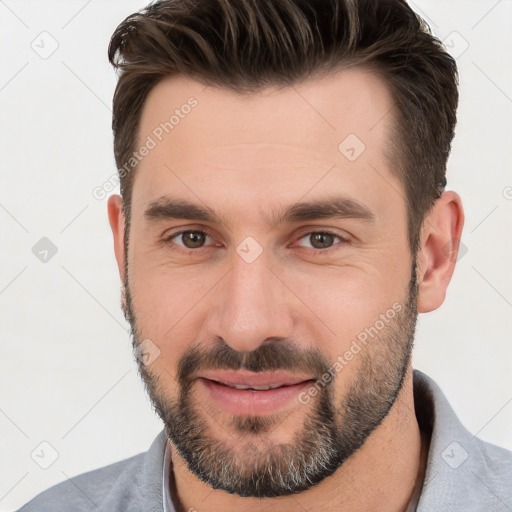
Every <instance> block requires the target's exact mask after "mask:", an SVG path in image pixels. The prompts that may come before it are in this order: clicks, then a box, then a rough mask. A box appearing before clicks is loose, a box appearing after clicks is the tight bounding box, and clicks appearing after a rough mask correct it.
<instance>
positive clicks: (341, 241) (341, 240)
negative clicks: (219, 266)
mask: <svg viewBox="0 0 512 512" xmlns="http://www.w3.org/2000/svg"><path fill="white" fill-rule="evenodd" d="M184 233H201V234H204V235H206V236H208V237H210V238H212V237H211V236H210V235H209V234H208V233H207V232H206V231H204V230H202V229H184V230H183V231H179V232H177V233H173V234H172V235H170V236H168V237H166V238H165V239H164V240H163V242H164V243H166V244H171V243H172V241H173V239H175V238H177V237H179V236H180V235H183V234H184ZM313 234H322V235H331V236H333V237H334V238H337V239H338V240H339V243H337V244H334V245H333V246H331V247H328V248H326V249H315V248H314V247H304V248H305V249H309V250H311V251H313V252H315V253H316V254H326V253H330V252H332V251H335V250H336V249H338V246H339V245H345V244H347V243H349V241H348V240H347V239H346V238H343V237H342V236H340V235H338V234H336V233H333V232H332V231H329V230H322V231H308V232H307V233H304V234H303V235H301V236H300V237H299V238H297V241H299V240H302V239H303V238H305V237H307V236H310V235H313ZM178 247H179V248H180V249H179V250H183V251H185V252H197V251H200V250H201V249H206V247H204V246H203V247H198V248H197V249H190V248H188V247H184V246H181V245H178Z"/></svg>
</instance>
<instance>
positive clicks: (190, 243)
mask: <svg viewBox="0 0 512 512" xmlns="http://www.w3.org/2000/svg"><path fill="white" fill-rule="evenodd" d="M207 237H208V235H207V234H206V233H205V232H204V231H191V230H189V231H181V232H180V233H176V234H174V235H172V236H171V237H169V238H168V239H167V241H168V242H171V241H172V242H174V243H176V244H177V245H181V246H182V247H185V248H186V249H200V248H201V247H203V245H204V244H205V242H206V238H207Z"/></svg>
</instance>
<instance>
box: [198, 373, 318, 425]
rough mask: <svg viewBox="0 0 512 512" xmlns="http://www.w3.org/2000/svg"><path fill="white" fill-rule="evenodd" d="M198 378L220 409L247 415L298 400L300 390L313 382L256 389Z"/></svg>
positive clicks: (268, 410)
mask: <svg viewBox="0 0 512 512" xmlns="http://www.w3.org/2000/svg"><path fill="white" fill-rule="evenodd" d="M198 380H199V382H200V384H201V385H202V387H204V388H206V390H207V392H208V394H209V396H210V398H212V399H213V401H214V402H215V403H216V404H217V405H219V406H220V407H221V408H222V409H224V410H226V411H228V412H230V413H232V414H242V415H249V416H255V415H264V414H272V413H276V412H279V411H280V410H281V409H282V408H283V407H285V406H286V405H287V404H289V403H290V402H291V401H292V400H293V399H296V400H297V401H298V396H299V394H300V392H301V391H304V390H306V389H307V388H309V387H310V386H311V385H312V384H313V382H312V381H310V380H308V381H304V382H300V383H299V384H294V385H292V386H282V387H280V388H275V389H267V390H264V391H257V390H250V389H236V388H230V387H228V386H224V385H223V384H218V383H217V382H214V381H212V380H208V379H202V378H200V379H198Z"/></svg>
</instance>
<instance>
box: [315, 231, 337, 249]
mask: <svg viewBox="0 0 512 512" xmlns="http://www.w3.org/2000/svg"><path fill="white" fill-rule="evenodd" d="M309 240H310V242H311V245H312V246H313V247H314V248H315V249H327V248H328V247H331V245H332V244H333V242H334V236H333V235H331V234H330V233H312V234H310V235H309Z"/></svg>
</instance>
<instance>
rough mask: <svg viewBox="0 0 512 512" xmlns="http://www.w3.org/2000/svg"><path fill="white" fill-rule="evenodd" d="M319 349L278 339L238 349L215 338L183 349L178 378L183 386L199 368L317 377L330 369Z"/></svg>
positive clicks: (270, 339)
mask: <svg viewBox="0 0 512 512" xmlns="http://www.w3.org/2000/svg"><path fill="white" fill-rule="evenodd" d="M330 366H331V365H330V363H329V361H328V360H327V358H326V357H325V355H324V354H323V353H322V352H321V351H320V350H318V349H304V348H299V347H297V344H294V343H292V342H290V341H289V340H283V339H281V338H268V339H266V340H265V342H264V343H262V344H261V345H260V346H259V347H258V348H257V349H255V350H253V351H251V352H239V351H237V350H234V349H233V348H231V347H230V346H229V345H228V344H227V343H225V342H224V341H222V340H220V341H219V340H218V341H217V342H216V345H215V346H214V347H213V348H212V349H210V350H208V351H205V350H204V348H201V347H200V346H193V347H190V348H189V349H188V350H186V351H185V353H184V354H183V356H182V357H181V359H180V362H179V364H178V375H177V376H178V381H179V382H180V383H181V384H182V385H183V386H185V385H186V384H188V383H189V382H190V381H191V380H192V379H193V378H194V376H195V375H196V374H197V373H198V372H199V371H201V370H203V371H204V370H241V369H245V370H249V371H253V372H264V371H275V370H289V371H291V372H294V371H295V372H297V371H300V372H307V373H309V374H311V375H312V377H313V378H320V377H321V376H322V375H323V374H324V373H326V372H327V371H328V369H329V368H330Z"/></svg>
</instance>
